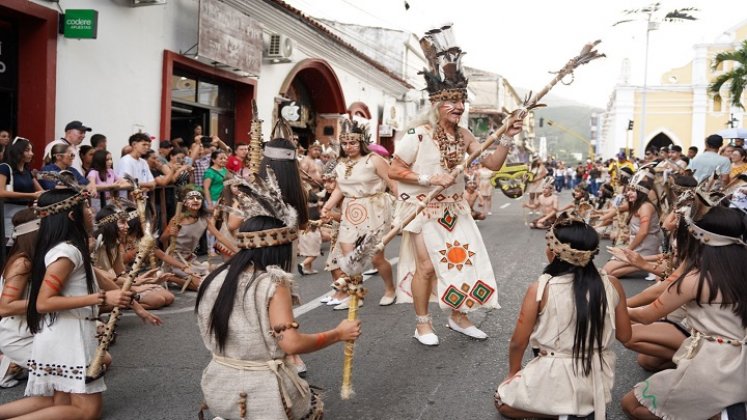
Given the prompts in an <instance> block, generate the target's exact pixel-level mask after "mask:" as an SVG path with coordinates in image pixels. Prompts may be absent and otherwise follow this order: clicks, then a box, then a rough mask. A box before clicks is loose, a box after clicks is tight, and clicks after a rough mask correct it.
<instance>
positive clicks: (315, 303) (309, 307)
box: [293, 257, 399, 318]
mask: <svg viewBox="0 0 747 420" xmlns="http://www.w3.org/2000/svg"><path fill="white" fill-rule="evenodd" d="M398 262H399V257H394V258H392V259H390V260H389V264H391V265H392V267H394V266H395V265H397V263H398ZM374 275H378V274H374ZM374 275H369V274H364V275H363V281H364V282H365V281H366V280H368V279H369V278H371V277H373V276H374ZM327 295H329V292H327V293H325V294H323V295H321V296H318V297H316V298H314V299H312V300H310V301H309V302H308V303H306V304H303V305H301V306H299V307H298V308H296V309H294V310H293V316H294V317H296V318H298V317H300V316H301V315H303V314H305V313H307V312H311V311H313V310H314V309H316V308H318V307H320V306H322V305H325V306H326V304H324V303H322V302H319V300H320V299H322V298H323V297H325V296H327Z"/></svg>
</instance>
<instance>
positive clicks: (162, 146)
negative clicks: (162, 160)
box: [158, 140, 174, 149]
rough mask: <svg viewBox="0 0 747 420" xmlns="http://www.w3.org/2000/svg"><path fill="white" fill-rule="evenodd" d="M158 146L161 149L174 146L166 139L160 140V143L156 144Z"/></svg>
mask: <svg viewBox="0 0 747 420" xmlns="http://www.w3.org/2000/svg"><path fill="white" fill-rule="evenodd" d="M158 147H159V148H161V149H170V148H172V147H174V145H173V144H171V142H170V141H168V140H161V143H160V144H159V145H158Z"/></svg>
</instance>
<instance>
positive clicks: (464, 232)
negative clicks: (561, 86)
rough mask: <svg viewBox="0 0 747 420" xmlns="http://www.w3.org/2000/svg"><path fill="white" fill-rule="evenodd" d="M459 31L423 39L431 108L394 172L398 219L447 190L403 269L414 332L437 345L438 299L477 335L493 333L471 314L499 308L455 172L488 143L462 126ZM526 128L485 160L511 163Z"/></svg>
mask: <svg viewBox="0 0 747 420" xmlns="http://www.w3.org/2000/svg"><path fill="white" fill-rule="evenodd" d="M451 36H452V35H451V29H450V28H445V29H442V30H434V31H430V32H428V35H426V37H424V38H423V39H422V40H421V46H423V50H424V51H425V53H426V57H428V58H429V63H430V65H431V71H426V72H424V73H425V78H426V83H427V89H428V92H429V94H430V101H431V109H430V110H429V111H428V112H427V113H426V114H424V115H423V116H422V117H421V118H420V119H418V120H416V122H414V123H413V124H411V126H412V127H414V128H411V129H410V130H409V131H407V134H406V135H405V136H404V137H403V138H402V139H401V140H400V141H399V142H398V143H397V144H396V146H395V156H394V159H393V161H392V164H391V168H390V171H389V176H390V178H392V179H394V180H396V181H399V184H398V187H397V188H398V190H397V191H398V193H399V194H398V198H399V200H400V201H401V203H400V206H399V209H398V214H397V218H398V219H403V218H405V217H406V216H407V215H408V214H410V213H411V212H412V211H415V209H416V208H417V207H418V206H419V205H421V201H422V199H423V198H424V197H425V196H426V195H427V194H428V192H429V191H430V190H431V189H432V188H434V187H436V186H441V187H444V188H445V189H444V190H443V191H442V192H441V194H439V195H438V196H436V197H435V199H434V200H433V201H432V202H431V203H429V204H428V205H427V206H426V208H425V209H424V211H423V212H422V213H421V214H420V215H418V217H416V218H415V220H413V221H412V222H411V223H409V224H408V225H407V226H406V227H405V228H404V232H403V235H402V244H401V247H400V259H399V266H398V273H397V302H400V303H402V302H414V304H415V305H414V306H415V314H416V317H417V329H416V331H415V335H414V337H415V338H416V339H417V340H418V341H419V342H420V343H422V344H424V345H429V346H433V345H437V344H438V337H437V336H436V334H435V333H434V331H433V326H432V322H431V316H430V315H429V313H428V301H429V299H430V298H431V297H434V298H436V299H437V300H438V302H439V305H440V306H441V308H442V309H451V310H452V312H451V316H450V317H449V326H450V328H451V329H453V330H455V331H458V332H461V333H463V334H466V335H469V336H470V337H474V338H477V339H485V338H487V335H486V334H485V333H484V332H482V331H480V330H479V329H478V328H477V327H475V326H474V324H472V322H471V321H470V320H469V318H468V317H467V316H466V313H467V312H470V311H473V310H475V309H478V308H497V307H499V306H498V299H497V297H496V283H495V276H494V275H493V269H492V267H491V265H490V256H489V255H488V254H487V252H486V250H485V246H484V244H483V241H482V237H481V236H480V232H479V231H478V229H477V225H476V224H475V222H474V220H473V219H472V215H471V211H470V208H469V205H468V204H467V203H466V201H465V200H464V179H463V178H464V177H461V176H459V177H457V178H456V179H455V178H454V177H452V176H451V175H449V171H451V170H452V169H453V168H454V167H456V166H457V165H461V164H463V161H464V159H465V153H471V152H474V151H475V150H477V149H478V148H479V147H480V145H479V143H478V142H477V141H476V140H475V137H474V136H473V135H472V134H471V133H470V132H469V131H468V130H467V129H465V128H461V127H459V121H460V119H461V117H462V114H463V113H464V100H465V99H466V97H467V79H466V78H465V77H464V75H463V74H462V73H461V70H460V66H459V61H460V59H461V56H462V55H463V53H462V52H461V50H460V49H459V48H458V47H454V46H453V45H454V42H453V40H452V39H451ZM446 50H448V51H446ZM439 51H441V53H439ZM436 54H438V57H436ZM439 74H443V75H446V76H445V79H441V77H440V76H439ZM522 126H523V123H522V122H517V123H516V124H514V125H513V126H512V127H509V129H508V131H507V133H506V134H507V135H504V136H503V137H502V138H501V140H500V141H499V144H498V147H497V148H496V149H495V151H494V152H493V153H491V154H490V155H488V156H487V157H486V158H485V159H484V160H483V161H482V163H483V165H484V166H485V167H486V168H488V169H491V170H498V169H499V168H500V167H501V166H502V165H503V162H504V161H505V159H506V155H507V154H508V150H509V147H508V146H509V145H510V144H511V141H512V139H511V136H514V135H516V134H518V133H519V132H521V130H522ZM434 294H435V295H434Z"/></svg>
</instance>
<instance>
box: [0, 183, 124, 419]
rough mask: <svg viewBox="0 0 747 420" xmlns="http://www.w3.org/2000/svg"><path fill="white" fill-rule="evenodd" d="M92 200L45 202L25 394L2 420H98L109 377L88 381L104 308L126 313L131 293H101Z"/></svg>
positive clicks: (50, 196)
mask: <svg viewBox="0 0 747 420" xmlns="http://www.w3.org/2000/svg"><path fill="white" fill-rule="evenodd" d="M87 198H88V196H87V194H82V193H80V192H77V191H75V190H72V189H56V190H51V191H48V192H46V193H44V194H42V196H41V197H39V201H38V206H39V207H37V209H36V210H37V213H38V214H39V215H40V216H41V218H42V220H41V226H40V228H39V241H38V245H37V254H36V256H35V257H34V261H33V265H32V269H31V290H30V294H29V300H28V309H27V313H26V317H27V321H28V326H29V330H30V332H31V333H32V334H34V342H33V344H32V348H31V358H30V359H29V360H28V367H29V379H28V384H27V386H26V395H27V396H28V398H24V399H21V400H18V401H14V402H11V403H8V404H4V405H2V406H0V418H10V417H18V416H22V415H27V414H28V415H29V417H34V418H56V419H89V418H100V417H101V413H102V396H101V392H103V391H104V390H106V385H105V384H104V380H103V378H98V379H95V380H92V381H90V382H88V383H86V368H87V367H88V366H89V364H90V363H91V362H92V360H93V356H94V353H95V351H96V346H97V340H96V322H95V321H96V319H97V317H98V312H99V311H98V309H99V306H102V305H107V304H108V305H113V306H120V307H125V306H127V305H129V303H130V302H131V300H132V292H122V291H120V290H111V291H107V292H104V291H102V290H99V288H98V286H97V285H96V280H95V277H94V275H93V267H92V266H91V257H90V255H89V253H88V246H87V243H88V232H90V231H91V229H92V227H93V217H92V215H91V212H90V209H89V207H88V200H87Z"/></svg>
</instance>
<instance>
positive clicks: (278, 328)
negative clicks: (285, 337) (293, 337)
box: [270, 319, 299, 337]
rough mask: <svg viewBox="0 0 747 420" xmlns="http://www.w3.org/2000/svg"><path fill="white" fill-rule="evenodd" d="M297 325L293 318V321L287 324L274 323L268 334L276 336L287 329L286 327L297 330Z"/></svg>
mask: <svg viewBox="0 0 747 420" xmlns="http://www.w3.org/2000/svg"><path fill="white" fill-rule="evenodd" d="M298 327H299V324H298V321H296V320H295V319H294V320H293V322H291V323H288V324H280V325H275V326H274V327H272V330H271V331H270V336H271V337H277V336H279V335H280V334H281V333H282V332H283V331H285V330H288V329H294V330H297V329H298Z"/></svg>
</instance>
